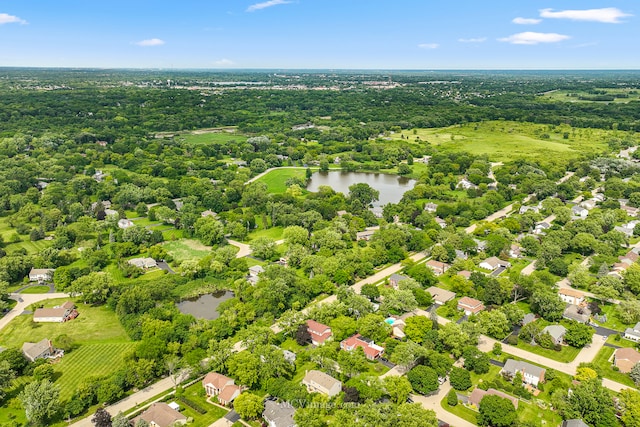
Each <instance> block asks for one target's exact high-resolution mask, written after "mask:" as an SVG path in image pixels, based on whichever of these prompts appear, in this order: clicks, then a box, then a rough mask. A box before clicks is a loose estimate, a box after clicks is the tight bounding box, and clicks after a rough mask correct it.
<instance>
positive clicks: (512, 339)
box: [507, 335, 518, 345]
mask: <svg viewBox="0 0 640 427" xmlns="http://www.w3.org/2000/svg"><path fill="white" fill-rule="evenodd" d="M507 344H509V345H518V337H517V336H516V335H509V336H508V337H507Z"/></svg>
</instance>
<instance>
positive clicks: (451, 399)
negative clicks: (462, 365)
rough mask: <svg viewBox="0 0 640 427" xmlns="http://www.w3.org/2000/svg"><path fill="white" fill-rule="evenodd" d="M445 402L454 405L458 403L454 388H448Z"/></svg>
mask: <svg viewBox="0 0 640 427" xmlns="http://www.w3.org/2000/svg"><path fill="white" fill-rule="evenodd" d="M447 404H448V405H449V406H456V405H457V404H458V395H457V394H456V392H455V390H450V391H449V393H448V394H447Z"/></svg>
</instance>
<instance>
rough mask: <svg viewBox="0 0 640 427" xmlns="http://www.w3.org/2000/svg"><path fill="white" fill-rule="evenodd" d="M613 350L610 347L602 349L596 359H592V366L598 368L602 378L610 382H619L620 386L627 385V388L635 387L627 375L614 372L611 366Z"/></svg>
mask: <svg viewBox="0 0 640 427" xmlns="http://www.w3.org/2000/svg"><path fill="white" fill-rule="evenodd" d="M614 351H615V349H613V348H611V347H602V348H601V349H600V351H599V352H598V354H597V355H596V357H595V358H594V359H593V364H594V365H595V366H596V367H597V368H599V370H600V373H601V374H602V376H603V377H605V378H609V379H610V380H613V381H616V382H619V383H620V384H624V385H627V386H629V387H635V384H634V383H633V381H632V380H631V378H629V375H627V374H623V373H622V372H618V371H614V370H613V366H612V364H611V363H612V361H613V357H612V356H613V353H614Z"/></svg>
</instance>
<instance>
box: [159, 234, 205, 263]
mask: <svg viewBox="0 0 640 427" xmlns="http://www.w3.org/2000/svg"><path fill="white" fill-rule="evenodd" d="M162 246H163V247H164V248H165V249H166V250H167V252H168V253H169V254H170V255H171V256H172V257H173V259H175V260H176V261H177V262H182V261H185V260H188V259H201V258H204V257H205V256H207V255H209V254H210V253H211V247H209V246H205V245H203V244H202V243H200V242H199V241H197V240H192V239H181V240H175V241H172V242H164V243H163V244H162Z"/></svg>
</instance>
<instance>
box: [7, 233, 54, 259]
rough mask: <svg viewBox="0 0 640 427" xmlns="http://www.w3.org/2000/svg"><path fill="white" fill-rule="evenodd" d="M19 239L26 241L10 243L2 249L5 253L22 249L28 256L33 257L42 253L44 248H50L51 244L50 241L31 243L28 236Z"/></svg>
mask: <svg viewBox="0 0 640 427" xmlns="http://www.w3.org/2000/svg"><path fill="white" fill-rule="evenodd" d="M12 234H13V233H12ZM21 237H22V238H23V239H26V240H23V241H22V242H18V243H11V244H8V245H6V246H5V248H4V249H5V250H6V251H7V253H11V252H15V251H16V250H18V249H24V250H26V251H27V253H28V254H29V255H33V254H36V253H38V252H40V251H42V250H43V249H44V248H46V247H49V246H51V244H52V242H51V241H47V240H38V241H36V242H32V241H30V240H29V236H21Z"/></svg>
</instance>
